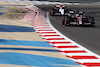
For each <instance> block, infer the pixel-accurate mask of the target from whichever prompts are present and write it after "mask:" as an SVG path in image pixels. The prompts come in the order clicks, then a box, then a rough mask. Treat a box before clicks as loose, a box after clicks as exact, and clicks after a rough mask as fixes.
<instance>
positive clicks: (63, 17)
mask: <svg viewBox="0 0 100 67" xmlns="http://www.w3.org/2000/svg"><path fill="white" fill-rule="evenodd" d="M64 22H65V16H62V25H64Z"/></svg>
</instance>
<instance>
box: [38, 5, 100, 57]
mask: <svg viewBox="0 0 100 67" xmlns="http://www.w3.org/2000/svg"><path fill="white" fill-rule="evenodd" d="M38 7H39V8H41V9H43V10H45V11H49V9H50V8H51V7H53V6H52V5H50V6H47V5H40V6H38ZM68 8H71V9H73V10H81V11H85V15H87V16H88V15H89V16H93V17H94V18H95V23H96V24H95V27H89V26H63V25H62V24H61V21H62V20H61V18H62V17H61V16H50V21H51V23H52V25H53V26H54V27H55V28H56V29H57V30H58V31H60V32H61V33H62V34H64V35H65V36H67V37H69V38H70V39H72V40H73V41H75V42H77V43H79V44H81V45H82V46H84V47H85V48H87V49H89V50H91V51H92V52H94V53H96V54H98V55H100V5H98V4H93V5H81V6H79V5H68Z"/></svg>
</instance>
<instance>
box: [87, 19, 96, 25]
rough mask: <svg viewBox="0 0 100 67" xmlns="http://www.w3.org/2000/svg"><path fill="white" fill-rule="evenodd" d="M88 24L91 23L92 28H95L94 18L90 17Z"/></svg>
mask: <svg viewBox="0 0 100 67" xmlns="http://www.w3.org/2000/svg"><path fill="white" fill-rule="evenodd" d="M88 22H89V23H91V26H92V27H94V24H95V23H94V17H89V18H88Z"/></svg>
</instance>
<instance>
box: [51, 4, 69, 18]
mask: <svg viewBox="0 0 100 67" xmlns="http://www.w3.org/2000/svg"><path fill="white" fill-rule="evenodd" d="M66 8H67V7H66V6H64V5H55V6H54V8H51V9H50V10H49V14H50V15H51V16H55V15H59V16H60V15H67V9H66Z"/></svg>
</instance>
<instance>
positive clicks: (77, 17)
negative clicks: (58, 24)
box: [62, 10, 95, 27]
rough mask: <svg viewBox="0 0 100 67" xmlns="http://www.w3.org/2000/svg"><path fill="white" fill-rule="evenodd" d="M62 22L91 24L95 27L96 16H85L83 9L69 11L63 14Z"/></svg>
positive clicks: (67, 24) (67, 23)
mask: <svg viewBox="0 0 100 67" xmlns="http://www.w3.org/2000/svg"><path fill="white" fill-rule="evenodd" d="M62 24H63V25H65V26H70V25H90V26H93V27H94V24H95V21H94V17H91V16H84V12H82V11H73V10H70V11H68V15H67V16H65V15H63V18H62Z"/></svg>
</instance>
